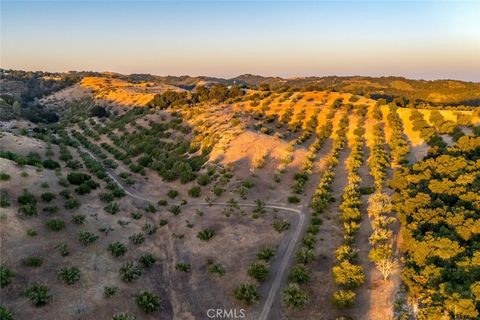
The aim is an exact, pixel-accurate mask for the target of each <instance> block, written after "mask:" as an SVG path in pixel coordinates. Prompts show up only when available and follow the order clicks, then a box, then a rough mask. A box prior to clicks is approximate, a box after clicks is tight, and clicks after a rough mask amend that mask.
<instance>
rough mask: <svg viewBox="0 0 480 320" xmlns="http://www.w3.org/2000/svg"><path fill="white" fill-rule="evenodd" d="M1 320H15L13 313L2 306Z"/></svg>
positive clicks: (0, 308)
mask: <svg viewBox="0 0 480 320" xmlns="http://www.w3.org/2000/svg"><path fill="white" fill-rule="evenodd" d="M0 319H1V320H13V313H12V311H10V309H8V308H7V307H4V306H1V305H0Z"/></svg>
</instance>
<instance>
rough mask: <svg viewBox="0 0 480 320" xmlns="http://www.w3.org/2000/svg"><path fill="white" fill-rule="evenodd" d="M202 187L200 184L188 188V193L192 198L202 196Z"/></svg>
mask: <svg viewBox="0 0 480 320" xmlns="http://www.w3.org/2000/svg"><path fill="white" fill-rule="evenodd" d="M201 192H202V189H201V188H200V187H199V186H194V187H192V188H190V189H189V190H188V195H189V196H190V197H192V198H198V197H200V194H201Z"/></svg>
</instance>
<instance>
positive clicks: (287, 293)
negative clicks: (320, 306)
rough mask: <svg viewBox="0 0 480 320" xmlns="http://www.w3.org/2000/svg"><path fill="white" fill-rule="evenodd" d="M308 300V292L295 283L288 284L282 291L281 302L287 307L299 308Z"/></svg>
mask: <svg viewBox="0 0 480 320" xmlns="http://www.w3.org/2000/svg"><path fill="white" fill-rule="evenodd" d="M308 301H309V299H308V294H307V293H306V292H305V291H304V290H302V289H301V288H300V286H299V285H298V284H296V283H291V284H289V285H288V286H287V287H286V288H285V290H283V292H282V302H283V303H284V304H285V305H286V306H287V307H288V308H292V309H301V308H303V307H304V306H305V305H306V304H307V303H308Z"/></svg>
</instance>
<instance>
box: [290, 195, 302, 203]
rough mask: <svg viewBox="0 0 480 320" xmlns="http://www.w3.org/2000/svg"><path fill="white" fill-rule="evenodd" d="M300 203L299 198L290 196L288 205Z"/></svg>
mask: <svg viewBox="0 0 480 320" xmlns="http://www.w3.org/2000/svg"><path fill="white" fill-rule="evenodd" d="M299 202H300V199H299V198H298V197H297V196H289V197H288V203H293V204H297V203H299Z"/></svg>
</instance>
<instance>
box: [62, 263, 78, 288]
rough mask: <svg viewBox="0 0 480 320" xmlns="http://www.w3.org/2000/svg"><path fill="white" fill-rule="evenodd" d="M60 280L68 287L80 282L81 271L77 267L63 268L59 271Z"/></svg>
mask: <svg viewBox="0 0 480 320" xmlns="http://www.w3.org/2000/svg"><path fill="white" fill-rule="evenodd" d="M58 278H59V279H60V280H62V281H63V282H65V283H66V284H68V285H72V284H74V283H76V282H78V281H79V280H80V269H78V268H77V267H63V268H61V269H60V270H59V271H58Z"/></svg>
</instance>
